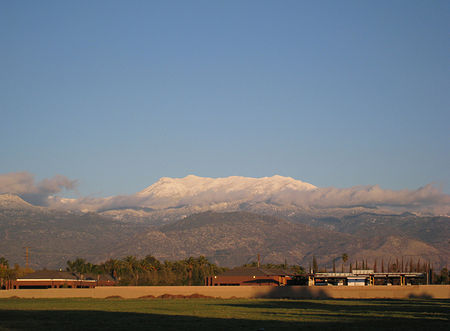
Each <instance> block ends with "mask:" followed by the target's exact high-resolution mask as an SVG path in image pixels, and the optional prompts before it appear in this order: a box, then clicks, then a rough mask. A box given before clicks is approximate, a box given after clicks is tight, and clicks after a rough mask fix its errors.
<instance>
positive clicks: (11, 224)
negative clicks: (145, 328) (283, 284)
mask: <svg viewBox="0 0 450 331" xmlns="http://www.w3.org/2000/svg"><path fill="white" fill-rule="evenodd" d="M1 201H3V202H4V203H3V204H2V207H0V256H5V257H6V258H7V259H8V260H10V261H11V263H20V264H22V265H23V264H24V253H25V250H24V247H26V246H28V247H30V249H29V252H30V266H32V267H48V268H55V267H63V268H64V267H65V263H66V261H67V260H68V259H74V258H76V257H84V258H86V259H88V260H90V261H92V262H100V261H104V260H105V259H107V258H109V257H116V258H120V257H124V256H127V255H138V256H145V255H147V254H152V255H154V256H156V257H157V258H160V259H169V260H174V259H180V258H185V257H188V256H198V255H205V256H207V257H208V258H210V259H211V260H212V261H214V262H216V263H219V264H221V265H226V266H232V265H240V264H243V263H247V262H249V261H251V260H255V259H256V255H257V254H260V255H261V257H262V260H263V262H272V263H283V262H284V261H285V259H286V260H287V261H288V263H292V264H293V263H297V264H301V265H303V266H305V267H306V266H308V264H309V263H310V262H311V260H312V256H313V255H315V256H316V258H317V260H318V262H319V264H321V265H323V266H328V267H330V266H331V264H332V261H333V259H335V260H336V259H338V258H339V257H340V256H341V255H342V254H343V253H347V254H348V255H349V256H350V260H352V261H354V260H355V259H358V260H361V259H363V258H365V259H369V260H370V259H375V258H378V259H381V258H382V257H383V258H385V259H388V258H399V257H401V256H411V255H413V256H415V258H418V257H419V256H420V257H421V259H422V260H427V261H428V260H429V261H432V262H434V263H436V264H439V265H445V264H446V263H448V258H449V250H448V238H449V236H448V231H449V226H448V225H449V222H448V221H449V220H448V218H445V217H438V218H421V217H416V216H415V215H406V214H405V215H403V216H401V217H400V216H394V215H391V216H387V215H385V216H380V215H375V216H374V215H372V214H361V215H359V216H357V215H355V216H354V217H353V216H352V217H339V218H338V217H335V218H330V217H328V218H318V219H311V218H310V216H308V217H305V218H304V219H303V222H305V223H307V222H309V223H310V224H312V225H308V224H302V223H301V221H302V220H299V219H297V220H296V221H295V222H293V221H289V220H286V219H283V218H280V217H274V216H270V215H258V214H254V213H248V212H229V213H216V212H206V213H200V214H195V215H191V216H188V217H185V218H182V219H179V220H177V221H171V222H169V223H168V224H165V225H162V226H158V227H155V226H151V225H149V224H147V223H146V222H143V223H136V222H131V223H124V222H118V221H114V220H112V219H110V218H107V217H103V216H101V215H99V214H96V213H80V212H65V211H58V210H52V209H49V208H44V207H34V206H32V205H29V204H27V203H25V202H23V201H21V200H20V198H15V197H8V198H6V197H3V198H2V200H1ZM5 201H10V202H11V203H8V202H5ZM408 222H411V224H409V223H408ZM163 224H164V223H163ZM344 232H348V233H344ZM369 263H370V261H369Z"/></svg>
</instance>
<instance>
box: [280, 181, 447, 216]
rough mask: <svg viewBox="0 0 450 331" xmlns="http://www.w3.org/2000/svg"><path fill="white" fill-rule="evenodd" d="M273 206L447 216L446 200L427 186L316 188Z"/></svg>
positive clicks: (283, 195)
mask: <svg viewBox="0 0 450 331" xmlns="http://www.w3.org/2000/svg"><path fill="white" fill-rule="evenodd" d="M272 201H273V202H275V203H279V204H292V205H297V206H301V207H316V208H348V207H354V206H365V207H387V208H392V209H399V210H404V211H408V210H409V211H426V212H429V213H433V214H436V213H437V214H448V213H450V196H449V195H448V194H445V193H443V192H442V189H440V188H437V187H435V186H433V185H431V184H428V185H426V186H424V187H421V188H419V189H417V190H398V191H394V190H384V189H382V188H381V187H379V186H378V185H373V186H354V187H350V188H344V189H339V188H335V187H328V188H318V189H316V190H312V191H307V192H295V191H292V190H285V191H283V192H280V194H278V195H277V196H275V197H273V199H272Z"/></svg>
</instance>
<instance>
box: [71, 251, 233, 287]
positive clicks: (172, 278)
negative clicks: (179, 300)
mask: <svg viewBox="0 0 450 331" xmlns="http://www.w3.org/2000/svg"><path fill="white" fill-rule="evenodd" d="M224 270H225V268H221V267H219V266H217V265H216V264H214V263H211V262H209V261H208V259H206V258H205V257H204V256H199V257H189V258H187V259H183V260H179V261H164V262H161V261H159V260H158V259H156V258H155V257H153V256H151V255H147V256H146V257H144V258H143V259H139V258H137V257H135V256H127V257H125V258H123V259H109V260H107V261H105V262H103V263H100V264H93V263H90V262H87V261H86V260H84V259H82V258H77V259H75V260H74V261H70V260H69V261H67V271H71V272H76V273H80V274H93V275H102V274H105V275H109V276H111V277H112V278H114V279H115V280H117V281H118V283H119V285H124V286H126V285H130V286H141V285H161V286H163V285H203V284H204V280H205V277H209V276H214V275H217V274H220V273H221V272H223V271H224Z"/></svg>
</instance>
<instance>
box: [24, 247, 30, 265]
mask: <svg viewBox="0 0 450 331" xmlns="http://www.w3.org/2000/svg"><path fill="white" fill-rule="evenodd" d="M24 248H25V268H26V269H28V248H30V247H28V246H25V247H24Z"/></svg>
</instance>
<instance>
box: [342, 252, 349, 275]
mask: <svg viewBox="0 0 450 331" xmlns="http://www.w3.org/2000/svg"><path fill="white" fill-rule="evenodd" d="M342 261H343V262H344V263H343V264H342V272H344V265H345V262H347V261H348V255H347V253H344V254H342Z"/></svg>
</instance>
